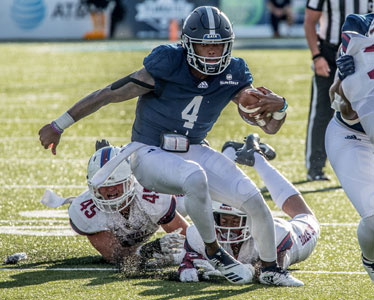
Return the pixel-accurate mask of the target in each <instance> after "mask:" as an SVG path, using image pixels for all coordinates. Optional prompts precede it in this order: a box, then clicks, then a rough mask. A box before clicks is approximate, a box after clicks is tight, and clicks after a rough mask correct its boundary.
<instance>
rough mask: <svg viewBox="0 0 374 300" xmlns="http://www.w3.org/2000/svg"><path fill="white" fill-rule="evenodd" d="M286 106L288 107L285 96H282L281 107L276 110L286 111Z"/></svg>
mask: <svg viewBox="0 0 374 300" xmlns="http://www.w3.org/2000/svg"><path fill="white" fill-rule="evenodd" d="M287 107H288V103H287V100H286V98H284V97H283V107H282V108H281V109H280V110H278V112H280V113H281V112H284V111H286V109H287Z"/></svg>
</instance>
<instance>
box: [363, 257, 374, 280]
mask: <svg viewBox="0 0 374 300" xmlns="http://www.w3.org/2000/svg"><path fill="white" fill-rule="evenodd" d="M362 264H363V265H364V268H365V270H366V272H368V274H369V277H370V279H371V281H372V282H373V283H374V262H373V261H370V260H368V259H367V258H365V257H364V256H363V255H362Z"/></svg>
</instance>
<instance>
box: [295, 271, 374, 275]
mask: <svg viewBox="0 0 374 300" xmlns="http://www.w3.org/2000/svg"><path fill="white" fill-rule="evenodd" d="M292 273H311V274H338V275H367V274H368V273H366V272H348V271H300V270H297V271H292Z"/></svg>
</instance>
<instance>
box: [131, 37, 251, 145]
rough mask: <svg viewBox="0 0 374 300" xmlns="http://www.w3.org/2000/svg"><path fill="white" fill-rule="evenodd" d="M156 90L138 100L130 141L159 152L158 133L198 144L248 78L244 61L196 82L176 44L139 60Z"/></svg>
mask: <svg viewBox="0 0 374 300" xmlns="http://www.w3.org/2000/svg"><path fill="white" fill-rule="evenodd" d="M143 64H144V67H145V69H146V70H147V72H148V73H149V74H150V75H151V76H152V77H153V79H154V80H155V89H154V90H153V91H152V92H149V93H147V94H145V95H143V96H141V97H139V100H138V103H137V108H136V118H135V122H134V125H133V129H132V141H137V142H141V143H144V144H147V145H153V146H159V144H160V134H161V133H162V132H174V133H179V134H184V135H186V136H188V137H189V139H190V143H191V144H199V143H200V142H201V141H202V140H203V139H204V138H205V137H206V135H207V133H208V132H209V130H210V129H211V128H212V127H213V124H214V123H215V122H216V120H217V118H218V117H219V115H220V113H221V111H222V110H223V109H224V107H225V106H226V105H227V104H228V103H229V102H230V100H231V99H232V98H233V97H234V96H235V95H236V94H237V93H238V92H239V91H240V90H241V89H242V88H244V87H246V86H249V85H250V84H251V83H252V75H251V73H250V72H249V69H248V67H247V64H246V63H245V62H244V60H243V59H241V58H237V57H232V58H231V62H230V65H229V66H228V67H227V68H226V70H225V71H224V72H223V73H221V74H219V75H210V76H208V77H207V78H205V79H198V78H196V77H195V76H194V75H192V73H191V71H190V67H189V65H188V63H187V59H186V53H185V50H184V49H183V47H182V46H181V45H180V44H171V45H162V46H159V47H157V48H155V49H154V50H153V51H152V53H151V54H150V55H148V56H147V57H146V58H145V59H144V62H143Z"/></svg>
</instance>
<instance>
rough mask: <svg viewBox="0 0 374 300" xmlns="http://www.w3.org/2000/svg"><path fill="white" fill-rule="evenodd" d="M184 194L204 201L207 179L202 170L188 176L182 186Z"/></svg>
mask: <svg viewBox="0 0 374 300" xmlns="http://www.w3.org/2000/svg"><path fill="white" fill-rule="evenodd" d="M183 191H184V194H185V195H186V196H187V197H188V196H191V195H194V198H201V199H206V194H207V193H208V179H207V176H206V174H205V172H204V170H202V169H201V170H197V171H195V172H194V173H192V174H191V175H189V176H188V177H187V178H186V180H185V181H184V184H183Z"/></svg>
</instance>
